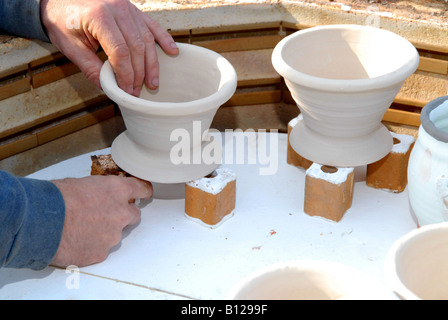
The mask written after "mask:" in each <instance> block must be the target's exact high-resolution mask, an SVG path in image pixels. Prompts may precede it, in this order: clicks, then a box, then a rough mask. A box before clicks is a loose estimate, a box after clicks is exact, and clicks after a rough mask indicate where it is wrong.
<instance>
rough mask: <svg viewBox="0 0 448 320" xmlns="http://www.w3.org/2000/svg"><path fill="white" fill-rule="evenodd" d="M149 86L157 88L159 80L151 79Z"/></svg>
mask: <svg viewBox="0 0 448 320" xmlns="http://www.w3.org/2000/svg"><path fill="white" fill-rule="evenodd" d="M151 84H152V85H153V86H154V87H158V86H159V78H154V79H152V81H151Z"/></svg>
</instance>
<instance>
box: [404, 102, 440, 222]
mask: <svg viewBox="0 0 448 320" xmlns="http://www.w3.org/2000/svg"><path fill="white" fill-rule="evenodd" d="M420 120H421V125H420V128H419V131H418V138H417V141H416V142H415V145H414V147H413V148H412V152H411V155H410V157H409V164H408V193H409V203H410V205H411V209H412V213H413V214H414V215H415V217H416V218H417V221H418V224H419V225H420V226H424V225H427V224H432V223H439V222H444V221H448V96H445V97H440V98H437V99H435V100H433V101H431V102H429V103H428V104H427V105H426V106H425V107H424V108H423V109H422V112H421V115H420Z"/></svg>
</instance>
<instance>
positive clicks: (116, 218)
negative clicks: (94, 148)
mask: <svg viewBox="0 0 448 320" xmlns="http://www.w3.org/2000/svg"><path fill="white" fill-rule="evenodd" d="M53 183H54V184H55V185H56V186H57V187H58V188H59V190H60V191H61V193H62V196H63V197H64V200H65V207H66V209H65V222H64V229H63V231H62V239H61V243H60V245H59V248H58V251H57V253H56V256H55V258H54V260H53V264H55V265H58V266H64V267H66V266H68V265H76V266H79V267H82V266H86V265H90V264H94V263H98V262H101V261H103V260H105V259H106V257H107V256H108V254H109V251H110V249H111V248H112V247H113V246H115V245H116V244H118V243H119V242H120V241H121V238H122V231H123V228H125V227H126V226H128V225H132V224H136V223H137V222H139V221H140V209H139V208H138V207H137V206H136V205H135V204H134V203H133V202H132V201H131V200H133V199H145V198H150V197H151V196H152V192H153V190H152V185H151V184H150V183H149V182H144V181H142V180H138V179H136V178H124V177H118V176H89V177H85V178H79V179H75V178H68V179H62V180H54V181H53Z"/></svg>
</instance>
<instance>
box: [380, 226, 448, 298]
mask: <svg viewBox="0 0 448 320" xmlns="http://www.w3.org/2000/svg"><path fill="white" fill-rule="evenodd" d="M385 274H386V282H387V284H388V285H389V286H390V288H391V289H392V290H393V291H395V292H396V294H397V295H398V296H399V297H400V298H402V299H407V300H434V299H443V300H445V299H448V222H442V223H436V224H431V225H426V226H423V227H420V228H418V229H416V230H413V231H411V232H409V233H408V234H406V235H404V236H403V237H401V238H400V239H398V240H397V241H396V242H395V243H394V244H393V245H392V247H391V248H390V250H389V252H388V255H387V257H386V261H385Z"/></svg>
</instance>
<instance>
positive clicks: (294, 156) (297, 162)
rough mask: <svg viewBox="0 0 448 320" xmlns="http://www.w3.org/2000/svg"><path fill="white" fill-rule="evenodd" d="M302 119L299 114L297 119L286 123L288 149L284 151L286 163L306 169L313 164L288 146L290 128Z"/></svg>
mask: <svg viewBox="0 0 448 320" xmlns="http://www.w3.org/2000/svg"><path fill="white" fill-rule="evenodd" d="M302 119H303V117H302V115H301V114H300V115H299V116H298V117H296V118H294V119H292V120H291V121H289V123H288V148H287V150H286V163H288V164H290V165H293V166H296V167H301V168H304V169H308V168H309V167H310V166H311V165H312V164H313V162H312V161H310V160H308V159H305V158H304V157H302V156H301V155H299V154H298V153H297V152H296V151H295V150H294V149H293V148H292V147H291V145H290V144H289V135H290V134H291V130H292V128H294V126H295V125H296V124H297V123H298V122H299V121H302Z"/></svg>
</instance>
